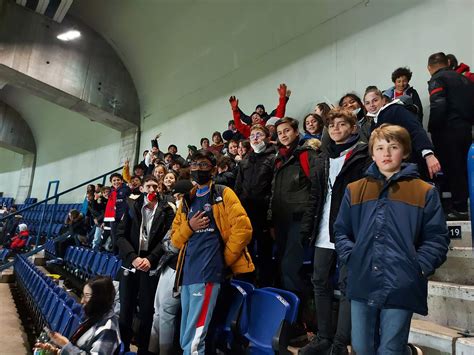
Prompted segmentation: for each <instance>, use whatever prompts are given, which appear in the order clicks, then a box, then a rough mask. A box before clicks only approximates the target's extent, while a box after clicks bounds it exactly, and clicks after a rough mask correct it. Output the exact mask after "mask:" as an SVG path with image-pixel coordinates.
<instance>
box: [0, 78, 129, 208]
mask: <svg viewBox="0 0 474 355" xmlns="http://www.w3.org/2000/svg"><path fill="white" fill-rule="evenodd" d="M2 97H3V99H4V101H5V102H7V103H8V104H9V105H11V106H12V107H16V108H18V107H19V108H20V110H19V112H20V114H21V115H22V117H24V118H25V120H26V121H27V122H28V124H29V125H30V127H31V129H32V132H33V135H34V137H35V141H36V145H37V157H36V170H35V174H34V180H33V187H32V192H31V196H32V197H37V198H38V199H43V198H45V195H46V190H47V186H48V182H49V181H51V180H60V185H59V191H64V190H66V189H68V188H70V187H73V186H75V185H77V184H79V183H81V182H83V181H85V180H88V179H91V178H93V177H95V176H98V175H100V174H102V173H105V172H107V171H110V170H113V169H114V168H116V167H118V166H119V147H120V133H119V132H117V131H115V130H113V129H111V128H107V127H105V126H103V125H101V124H98V123H95V122H91V121H90V120H88V119H87V118H85V117H84V116H82V115H79V114H77V113H75V112H71V111H69V110H66V109H64V108H62V107H59V106H57V105H53V104H51V103H49V102H46V101H45V100H43V99H40V98H37V97H35V96H32V95H29V94H27V93H25V92H23V91H20V90H18V89H14V88H11V87H6V88H5V89H3V92H2ZM19 100H21V103H20V102H19ZM0 154H1V153H0ZM2 175H3V174H0V179H2ZM0 181H1V180H0ZM15 183H17V182H15ZM8 190H12V188H11V187H8ZM14 191H15V193H16V190H14ZM84 194H85V187H84V188H82V189H80V190H76V191H74V192H71V193H70V194H67V195H65V196H64V197H63V198H62V199H61V200H60V202H64V203H68V202H71V203H72V202H82V200H83V199H84Z"/></svg>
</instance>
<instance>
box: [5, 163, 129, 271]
mask: <svg viewBox="0 0 474 355" xmlns="http://www.w3.org/2000/svg"><path fill="white" fill-rule="evenodd" d="M122 169H123V166H121V167H119V168H116V169H114V170H111V171H108V172H106V173H105V174H102V175H99V176H97V177H95V178H92V179H90V180H87V181H85V182H83V183H80V184H78V185H76V186H73V187H71V188H69V189H67V190H65V191H62V192H59V193H58V189H59V180H52V181H50V182H49V183H48V189H47V192H46V198H45V199H44V200H42V201H39V202H35V203H33V204H31V205H28V206H25V207H23V208H21V209H20V210H18V211H16V212H15V213H11V214H9V215H7V216H4V217H2V218H0V222H2V221H5V220H7V219H9V218H14V217H15V215H18V214H20V213H22V212H25V211H28V210H32V209H34V208H35V207H37V206H40V205H43V208H42V211H41V218H40V221H39V228H38V231H37V232H36V243H35V248H34V249H33V250H31V251H29V252H28V253H27V254H25V255H27V256H31V255H33V254H36V253H38V252H39V251H41V250H43V246H38V243H39V238H40V237H41V233H42V232H43V227H45V231H46V232H47V233H46V238H49V236H50V235H51V228H52V225H53V216H54V212H56V211H57V206H58V202H59V197H61V196H63V195H66V194H68V193H70V192H72V191H74V190H77V189H79V188H81V187H83V186H86V185H88V184H90V183H93V182H96V181H97V180H100V179H102V183H103V184H104V185H105V182H106V181H107V180H106V177H107V176H108V175H110V174H113V173H115V172H117V171H119V170H122ZM52 185H55V187H54V194H53V195H52V196H49V194H50V192H51V186H52ZM51 200H54V206H53V208H52V211H51V212H52V213H51V215H50V218H49V221H45V222H47V223H43V222H44V219H45V218H44V216H45V214H46V206H47V203H48V201H51ZM10 264H11V265H13V264H12V263H7V264H5V265H2V266H1V267H0V271H2V270H4V269H5V268H7V267H10V266H11V265H10ZM7 265H8V266H7ZM6 266H7V267H6Z"/></svg>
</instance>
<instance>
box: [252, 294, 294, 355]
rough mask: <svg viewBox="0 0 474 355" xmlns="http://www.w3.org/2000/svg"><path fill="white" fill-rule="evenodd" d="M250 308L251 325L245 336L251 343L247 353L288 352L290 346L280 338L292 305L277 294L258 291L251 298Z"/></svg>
mask: <svg viewBox="0 0 474 355" xmlns="http://www.w3.org/2000/svg"><path fill="white" fill-rule="evenodd" d="M249 306H250V307H249V312H248V315H249V324H248V328H247V330H246V332H245V333H244V334H243V336H244V337H245V338H246V339H247V340H248V341H249V347H248V349H247V353H248V354H272V355H273V354H275V352H276V351H278V352H280V351H282V350H285V351H286V348H287V346H288V345H287V344H285V343H286V342H285V341H283V342H282V341H281V340H280V336H281V335H282V334H281V333H282V331H283V328H284V327H285V324H284V323H285V317H286V316H287V314H288V313H289V311H290V304H289V303H288V302H287V301H286V300H285V299H284V298H283V297H281V296H280V295H278V294H276V293H273V292H269V291H266V290H262V289H256V290H254V292H253V293H252V296H251V297H250V303H249ZM283 340H285V339H283ZM274 347H276V349H274Z"/></svg>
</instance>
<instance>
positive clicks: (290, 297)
mask: <svg viewBox="0 0 474 355" xmlns="http://www.w3.org/2000/svg"><path fill="white" fill-rule="evenodd" d="M219 297H220V298H219V300H218V305H217V307H218V308H216V310H215V315H216V317H217V321H216V323H215V324H216V325H215V327H214V329H210V334H212V335H211V336H212V339H213V341H212V342H211V343H213V344H214V346H215V348H216V349H220V350H221V351H223V352H225V353H227V352H232V353H236V352H237V353H239V352H242V351H244V350H245V353H247V354H275V353H287V348H288V341H289V334H290V329H291V327H292V325H294V323H295V322H296V319H297V315H298V308H299V303H300V300H299V298H298V297H297V296H296V295H295V294H294V293H292V292H289V291H285V290H281V289H277V288H272V287H265V288H260V289H256V288H255V287H254V286H253V285H252V284H250V283H247V282H244V281H239V280H232V281H231V282H230V288H227V290H222V293H221V295H220V296H219Z"/></svg>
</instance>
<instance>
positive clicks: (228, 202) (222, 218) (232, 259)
mask: <svg viewBox="0 0 474 355" xmlns="http://www.w3.org/2000/svg"><path fill="white" fill-rule="evenodd" d="M210 189H211V192H210V193H211V201H212V202H211V203H212V213H213V215H214V219H215V221H216V225H217V228H218V229H219V232H220V234H221V237H222V240H223V241H224V246H225V249H224V260H225V263H226V265H227V266H229V267H230V268H231V270H232V272H233V274H234V275H236V274H242V273H246V272H252V271H254V270H255V266H254V265H253V262H252V258H251V257H250V254H249V252H248V251H247V244H248V243H250V240H251V239H252V225H251V224H250V220H249V218H248V217H247V213H246V212H245V210H244V208H243V207H242V205H241V203H240V200H239V198H238V197H237V195H236V194H235V193H234V191H232V189H230V188H228V187H225V186H222V185H214V184H211V186H210ZM196 190H197V187H194V188H193V189H192V190H191V192H190V198H189V199H186V198H183V200H182V203H181V204H180V206H179V209H178V212H177V213H176V216H175V218H174V221H173V225H172V227H171V243H172V244H173V245H174V246H175V247H176V248H178V249H180V251H179V256H178V263H177V266H176V273H177V275H176V285H179V284H180V283H181V272H182V266H183V263H184V255H185V251H186V246H187V242H188V240H189V238H190V237H191V235H192V234H193V231H192V229H191V227H190V226H189V223H188V218H187V214H188V211H189V204H190V201H192V200H193V199H194V197H195V195H196Z"/></svg>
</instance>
